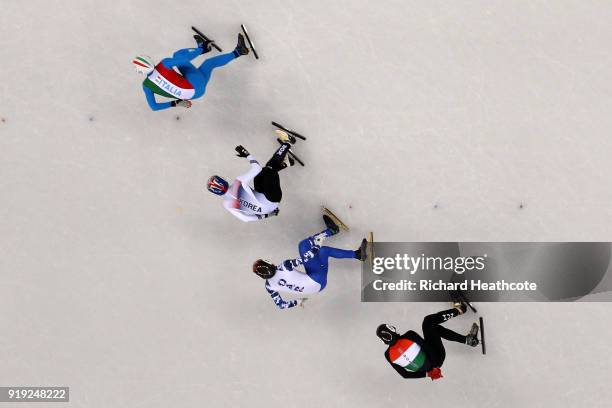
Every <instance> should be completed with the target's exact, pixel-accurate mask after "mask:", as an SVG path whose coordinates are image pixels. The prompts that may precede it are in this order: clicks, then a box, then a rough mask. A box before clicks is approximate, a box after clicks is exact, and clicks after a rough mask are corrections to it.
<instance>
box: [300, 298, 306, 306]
mask: <svg viewBox="0 0 612 408" xmlns="http://www.w3.org/2000/svg"><path fill="white" fill-rule="evenodd" d="M307 300H308V298H301V299H300V300H299V305H300V307H304V303H306V301H307Z"/></svg>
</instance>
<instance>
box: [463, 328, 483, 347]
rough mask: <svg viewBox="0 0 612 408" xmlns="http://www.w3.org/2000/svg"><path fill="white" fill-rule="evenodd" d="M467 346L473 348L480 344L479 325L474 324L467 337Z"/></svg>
mask: <svg viewBox="0 0 612 408" xmlns="http://www.w3.org/2000/svg"><path fill="white" fill-rule="evenodd" d="M465 344H467V345H468V346H471V347H476V346H477V345H479V344H480V341H478V325H477V324H476V323H474V324H472V329H471V330H470V332H469V333H468V334H467V336H465Z"/></svg>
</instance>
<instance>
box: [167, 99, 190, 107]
mask: <svg viewBox="0 0 612 408" xmlns="http://www.w3.org/2000/svg"><path fill="white" fill-rule="evenodd" d="M171 103H172V106H182V107H183V108H186V109H188V108H191V101H183V100H180V99H177V100H176V101H172V102H171Z"/></svg>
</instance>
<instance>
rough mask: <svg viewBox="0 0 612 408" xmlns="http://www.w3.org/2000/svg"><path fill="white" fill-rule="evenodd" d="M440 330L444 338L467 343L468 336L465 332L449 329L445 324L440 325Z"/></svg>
mask: <svg viewBox="0 0 612 408" xmlns="http://www.w3.org/2000/svg"><path fill="white" fill-rule="evenodd" d="M438 332H439V333H440V337H442V338H443V339H444V340H448V341H455V342H457V343H461V344H465V340H466V336H464V335H463V334H459V333H457V332H455V331H452V330H451V329H447V328H446V327H444V326H438Z"/></svg>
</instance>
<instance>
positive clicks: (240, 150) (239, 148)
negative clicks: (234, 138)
mask: <svg viewBox="0 0 612 408" xmlns="http://www.w3.org/2000/svg"><path fill="white" fill-rule="evenodd" d="M236 153H238V154H237V155H236V156H238V157H247V156H248V155H249V154H250V153H249V151H248V150H247V149H245V148H244V147H243V146H242V145H239V146H236Z"/></svg>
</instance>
